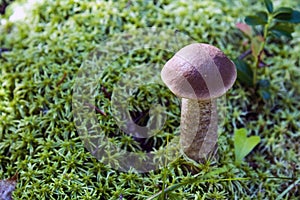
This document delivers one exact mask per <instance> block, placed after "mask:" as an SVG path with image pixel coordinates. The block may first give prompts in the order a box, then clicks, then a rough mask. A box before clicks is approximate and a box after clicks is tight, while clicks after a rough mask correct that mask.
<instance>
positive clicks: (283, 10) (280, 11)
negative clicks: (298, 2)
mask: <svg viewBox="0 0 300 200" xmlns="http://www.w3.org/2000/svg"><path fill="white" fill-rule="evenodd" d="M292 12H293V9H292V8H289V7H280V8H278V9H277V10H275V12H274V17H275V18H276V16H278V15H280V14H291V13H292Z"/></svg>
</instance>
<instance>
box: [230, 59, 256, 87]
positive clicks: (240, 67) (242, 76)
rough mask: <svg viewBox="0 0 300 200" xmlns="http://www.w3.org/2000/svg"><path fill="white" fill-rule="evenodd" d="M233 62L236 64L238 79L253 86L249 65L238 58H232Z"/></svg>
mask: <svg viewBox="0 0 300 200" xmlns="http://www.w3.org/2000/svg"><path fill="white" fill-rule="evenodd" d="M233 62H234V64H235V66H236V70H237V79H238V81H239V82H240V83H243V84H245V85H247V86H253V72H252V69H251V68H250V66H249V65H248V64H247V63H246V62H245V61H243V60H241V59H238V58H237V59H234V60H233Z"/></svg>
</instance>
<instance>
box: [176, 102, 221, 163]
mask: <svg viewBox="0 0 300 200" xmlns="http://www.w3.org/2000/svg"><path fill="white" fill-rule="evenodd" d="M180 129H181V133H180V144H181V147H182V148H183V151H184V153H185V154H186V155H187V156H188V157H189V158H191V159H193V160H195V161H197V162H204V161H205V160H206V159H207V158H209V157H211V156H214V155H215V153H216V152H217V140H218V133H217V131H218V114H217V106H216V101H215V100H208V101H197V100H190V99H185V98H183V99H182V105H181V123H180Z"/></svg>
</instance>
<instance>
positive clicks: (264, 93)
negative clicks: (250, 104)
mask: <svg viewBox="0 0 300 200" xmlns="http://www.w3.org/2000/svg"><path fill="white" fill-rule="evenodd" d="M258 93H259V95H260V96H261V98H262V99H263V100H265V101H268V100H270V99H271V93H270V92H269V91H268V90H266V89H260V90H259V91H258Z"/></svg>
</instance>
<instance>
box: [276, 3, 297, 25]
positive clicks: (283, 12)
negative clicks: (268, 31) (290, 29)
mask: <svg viewBox="0 0 300 200" xmlns="http://www.w3.org/2000/svg"><path fill="white" fill-rule="evenodd" d="M274 18H275V19H276V20H277V21H280V22H290V23H300V12H299V11H297V10H293V9H292V8H287V7H281V8H279V9H278V10H276V11H275V13H274Z"/></svg>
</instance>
